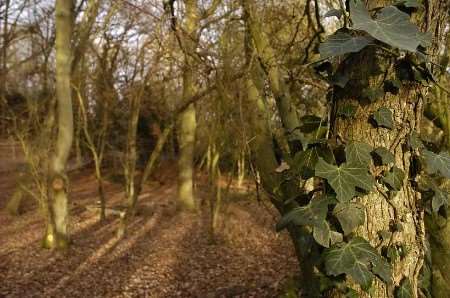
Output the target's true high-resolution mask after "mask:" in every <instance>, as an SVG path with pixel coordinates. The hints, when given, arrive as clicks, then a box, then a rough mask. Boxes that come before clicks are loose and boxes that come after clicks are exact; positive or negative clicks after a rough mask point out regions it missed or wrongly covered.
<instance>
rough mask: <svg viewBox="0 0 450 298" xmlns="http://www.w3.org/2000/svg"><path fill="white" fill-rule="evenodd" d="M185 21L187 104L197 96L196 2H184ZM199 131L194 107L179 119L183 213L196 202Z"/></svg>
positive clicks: (180, 181) (179, 190)
mask: <svg viewBox="0 0 450 298" xmlns="http://www.w3.org/2000/svg"><path fill="white" fill-rule="evenodd" d="M184 2H185V7H186V21H185V26H184V27H185V28H184V30H185V32H183V33H184V34H185V36H184V37H183V38H182V42H181V46H182V47H183V51H184V59H185V61H184V70H183V99H184V100H187V99H189V98H191V97H192V96H194V94H195V92H196V89H197V88H196V85H197V83H196V80H195V73H194V65H195V60H194V57H193V56H194V55H195V48H196V47H197V43H198V41H197V36H196V35H197V31H198V26H199V8H198V3H197V0H185V1H184ZM196 128H197V120H196V112H195V106H194V104H190V105H189V107H188V108H187V109H186V110H185V111H184V112H182V113H181V115H180V117H179V129H178V137H179V145H180V156H179V160H178V200H179V207H180V208H181V209H184V210H190V211H192V210H195V208H196V206H195V199H194V192H193V174H194V165H193V159H194V147H195V133H196Z"/></svg>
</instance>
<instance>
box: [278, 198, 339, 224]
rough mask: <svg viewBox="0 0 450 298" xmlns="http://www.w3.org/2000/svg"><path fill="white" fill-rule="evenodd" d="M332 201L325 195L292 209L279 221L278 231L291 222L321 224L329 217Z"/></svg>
mask: <svg viewBox="0 0 450 298" xmlns="http://www.w3.org/2000/svg"><path fill="white" fill-rule="evenodd" d="M332 202H333V201H332V200H331V199H330V198H329V197H325V196H324V197H319V198H315V199H313V200H311V201H310V202H309V204H308V205H306V206H301V207H297V208H294V209H292V210H291V211H289V212H288V213H286V214H285V215H284V216H283V217H282V218H281V219H280V221H279V222H278V223H277V225H276V229H277V231H280V230H282V229H284V228H285V227H287V226H288V225H289V224H291V223H292V224H295V225H299V226H303V225H309V226H313V227H314V226H321V225H322V224H323V222H324V221H325V218H326V217H327V212H328V205H329V204H331V203H332Z"/></svg>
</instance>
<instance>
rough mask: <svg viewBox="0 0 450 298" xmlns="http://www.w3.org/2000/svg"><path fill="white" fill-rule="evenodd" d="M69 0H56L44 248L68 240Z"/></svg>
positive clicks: (62, 244) (63, 245)
mask: <svg viewBox="0 0 450 298" xmlns="http://www.w3.org/2000/svg"><path fill="white" fill-rule="evenodd" d="M73 6H74V4H73V1H72V0H57V1H56V10H55V15H56V97H57V108H58V116H57V117H58V124H57V125H58V135H57V140H56V146H55V152H54V154H53V157H52V161H51V164H50V168H51V169H50V177H49V198H50V204H49V222H48V228H47V233H46V236H45V239H44V246H45V247H49V248H57V249H61V248H66V247H67V246H68V244H69V239H68V231H67V226H68V221H69V210H68V194H67V192H68V182H69V180H68V177H67V176H66V173H65V168H66V164H67V160H68V158H69V153H70V149H71V147H72V140H73V112H72V92H71V87H70V79H71V67H70V66H71V61H72V50H71V43H72V30H73Z"/></svg>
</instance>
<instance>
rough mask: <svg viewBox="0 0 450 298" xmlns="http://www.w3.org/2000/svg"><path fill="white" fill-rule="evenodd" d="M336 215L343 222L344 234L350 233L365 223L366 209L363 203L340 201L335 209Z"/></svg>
mask: <svg viewBox="0 0 450 298" xmlns="http://www.w3.org/2000/svg"><path fill="white" fill-rule="evenodd" d="M333 214H334V216H336V218H337V219H338V221H339V223H340V224H341V227H342V230H343V231H344V235H348V234H350V233H351V232H353V230H354V229H355V228H356V227H358V226H360V225H362V224H364V220H365V218H366V211H365V208H364V206H363V205H361V204H358V203H350V202H347V203H338V204H337V205H336V207H334V210H333Z"/></svg>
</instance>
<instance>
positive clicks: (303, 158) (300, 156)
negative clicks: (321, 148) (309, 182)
mask: <svg viewBox="0 0 450 298" xmlns="http://www.w3.org/2000/svg"><path fill="white" fill-rule="evenodd" d="M318 159H319V155H318V153H317V150H316V149H315V148H310V149H307V150H305V151H299V152H297V153H296V154H295V156H294V159H293V162H292V168H293V169H294V171H295V173H297V174H298V175H300V176H301V177H302V178H303V179H309V178H311V177H313V176H314V167H315V166H316V163H317V161H318Z"/></svg>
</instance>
